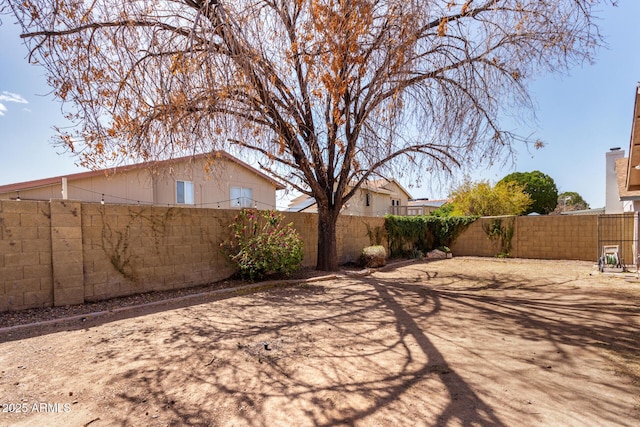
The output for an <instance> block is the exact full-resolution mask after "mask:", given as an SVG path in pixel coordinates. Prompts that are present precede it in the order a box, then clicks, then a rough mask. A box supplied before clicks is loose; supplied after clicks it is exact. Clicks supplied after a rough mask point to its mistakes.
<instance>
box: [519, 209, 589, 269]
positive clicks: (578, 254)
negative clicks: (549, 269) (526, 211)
mask: <svg viewBox="0 0 640 427" xmlns="http://www.w3.org/2000/svg"><path fill="white" fill-rule="evenodd" d="M513 241H514V242H515V244H514V251H513V256H514V257H518V258H536V259H573V260H584V261H595V260H596V259H597V251H598V249H597V247H598V217H597V215H577V216H568V215H566V216H565V215H554V216H525V217H517V218H516V229H515V235H514V238H513Z"/></svg>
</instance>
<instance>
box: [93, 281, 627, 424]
mask: <svg viewBox="0 0 640 427" xmlns="http://www.w3.org/2000/svg"><path fill="white" fill-rule="evenodd" d="M473 280H474V277H473V275H466V276H465V275H451V276H448V277H446V278H442V281H441V282H440V285H439V286H438V287H437V288H433V287H430V286H428V285H427V284H426V283H422V282H416V281H410V282H412V283H405V281H402V282H399V281H397V280H386V279H383V278H376V277H369V278H363V279H350V280H343V281H340V282H335V283H334V284H333V285H331V286H325V285H323V284H319V285H304V286H301V287H298V288H290V289H278V290H272V291H269V292H267V293H264V294H260V295H253V296H251V297H247V298H239V299H233V300H227V301H225V302H224V306H222V305H221V304H223V303H222V302H220V303H213V304H212V305H210V306H209V308H208V309H207V310H211V311H212V313H213V315H212V316H209V315H207V313H206V312H205V310H204V309H203V308H202V307H191V308H188V309H186V311H185V313H184V314H183V319H184V321H183V322H182V323H181V324H179V325H176V326H175V327H174V328H173V329H171V330H167V331H166V332H167V335H164V334H163V339H162V341H161V343H160V344H161V346H158V343H151V342H149V341H148V340H147V338H146V337H148V336H153V335H154V333H155V332H154V330H153V327H150V329H149V330H147V331H146V333H139V332H142V331H138V333H137V334H135V336H137V337H139V341H138V342H136V341H135V340H134V341H130V342H129V345H130V347H131V348H133V349H136V350H135V353H136V355H135V358H134V360H135V361H136V362H143V365H144V366H148V367H152V368H148V369H150V370H148V371H144V370H140V369H139V368H137V367H133V368H128V369H126V370H125V372H124V376H125V377H126V378H128V379H131V380H136V379H137V380H138V381H139V382H141V384H142V385H141V386H140V387H137V388H136V387H133V388H130V390H129V391H128V392H127V393H123V394H122V395H121V396H120V397H121V398H122V399H125V400H127V401H129V402H130V403H131V404H132V405H130V407H131V408H132V411H135V410H136V406H137V405H138V404H139V402H141V401H142V400H144V401H145V402H147V403H149V402H155V404H156V405H160V406H161V407H162V410H161V411H160V412H161V413H163V414H164V415H163V416H165V417H168V418H169V419H170V420H171V421H173V422H174V423H177V424H180V423H188V424H190V425H209V424H211V423H212V424H214V425H217V424H222V425H224V424H225V423H226V424H229V425H252V426H267V425H274V424H278V423H282V422H286V421H287V420H288V419H289V418H288V417H291V419H293V420H295V422H296V423H298V422H299V423H301V424H303V425H314V426H338V425H355V424H359V423H362V424H367V423H369V422H371V420H375V422H378V423H382V424H386V425H389V424H393V423H395V424H400V425H403V424H406V423H407V422H408V420H410V419H413V418H414V417H415V420H417V421H416V425H420V424H422V425H450V424H458V425H494V426H501V425H507V424H511V421H513V420H509V421H505V420H501V419H500V417H499V415H497V413H496V408H495V407H494V406H492V404H495V403H491V404H490V403H488V402H487V399H486V395H483V394H481V392H479V391H478V389H477V385H478V382H477V381H476V383H474V384H470V383H469V381H468V380H467V379H466V378H465V376H463V375H462V374H461V373H460V372H458V369H457V368H456V367H455V366H454V365H452V364H451V363H450V361H449V360H448V357H450V356H451V355H448V354H443V353H442V352H441V350H440V349H439V348H438V345H437V344H435V342H434V336H433V335H432V333H431V329H432V328H431V326H430V324H431V323H432V322H433V321H434V319H436V318H438V317H439V316H440V315H441V314H442V312H443V310H445V309H446V310H447V311H449V312H454V313H455V312H466V313H468V315H469V316H475V317H476V323H477V325H476V327H478V328H486V329H487V330H489V331H490V332H491V333H493V334H495V335H498V336H507V337H517V338H518V339H522V340H527V341H535V342H542V343H545V344H548V345H550V346H552V347H553V348H554V349H555V350H556V351H555V352H553V351H548V353H549V354H544V353H541V354H539V355H537V358H538V360H537V361H531V363H530V366H531V368H532V369H537V370H539V371H545V370H546V369H548V365H547V364H548V363H556V364H559V363H562V364H567V365H571V364H574V363H580V362H579V361H574V360H571V357H570V356H569V354H568V353H567V352H566V351H565V349H566V348H567V347H582V348H587V349H588V348H593V353H594V354H596V353H597V351H598V350H599V349H598V346H599V345H601V346H615V347H616V349H617V350H619V351H623V352H624V351H628V352H637V351H638V350H639V346H638V337H637V334H636V333H635V329H634V326H633V325H634V322H635V320H634V318H633V317H634V316H636V315H637V312H634V311H632V310H631V311H627V308H628V307H619V308H620V309H617V308H612V307H607V305H606V303H604V302H593V301H589V300H580V299H579V298H576V299H572V298H569V299H568V300H565V301H560V302H559V300H560V299H561V298H560V297H561V296H560V295H553V293H550V291H549V289H545V287H544V286H535V287H532V288H531V289H530V292H533V294H531V295H529V296H508V295H501V296H491V295H481V294H478V293H477V292H476V291H474V289H466V288H465V287H464V286H463V287H461V288H460V289H456V288H455V284H456V283H458V282H459V283H468V282H469V281H473ZM492 280H494V284H493V285H491V286H490V287H489V288H487V289H506V288H511V287H512V285H513V284H512V283H509V281H508V280H504V283H502V282H501V280H502V279H500V278H497V277H496V278H494V279H492ZM522 280H523V283H525V282H526V280H525V279H522ZM484 290H486V289H484ZM563 295H564V294H563ZM564 298H565V299H567V298H566V295H564ZM629 309H630V308H629ZM216 311H217V312H216ZM594 319H602V320H597V321H596V320H594ZM434 332H435V333H437V334H443V333H445V334H450V336H449V337H451V336H455V334H456V333H458V332H459V331H457V330H456V327H455V325H450V326H449V327H447V328H444V329H442V328H437V329H434ZM445 339H446V337H445ZM439 341H440V342H442V338H441V337H439ZM265 345H266V346H265ZM461 350H464V347H461ZM162 353H164V354H162ZM104 356H105V357H109V358H110V357H117V354H116V353H112V354H105V355H104ZM468 357H469V358H475V360H476V362H477V363H487V364H490V363H492V361H491V360H490V359H489V357H488V356H487V355H486V354H483V353H480V352H477V353H475V354H474V353H473V352H470V353H469V355H468ZM527 362H528V361H527ZM180 367H181V368H180ZM187 367H188V369H187V370H185V368H187ZM505 374H506V371H505ZM485 380H486V381H491V378H490V377H487V378H485ZM113 381H114V382H119V381H121V378H117V377H116V378H114V379H113ZM539 381H540V382H539V383H535V384H530V386H532V387H538V388H540V389H541V390H544V389H545V387H547V388H548V387H549V384H548V383H546V382H545V380H544V379H540V380H539ZM600 385H601V386H603V387H611V388H615V387H617V386H616V385H615V384H600ZM189 390H198V393H193V394H190V393H189ZM550 392H553V391H552V390H551V391H550ZM190 395H191V396H196V395H197V396H199V398H198V399H196V400H195V401H193V402H189V401H188V399H187V397H188V396H190ZM620 409H621V407H620V406H619V405H618V404H617V403H616V402H611V401H607V399H606V398H603V399H602V401H601V402H600V404H599V407H598V408H597V411H596V412H598V413H599V414H600V419H601V420H608V419H614V415H615V414H614V413H615V411H617V410H620ZM410 414H411V415H410ZM129 416H131V417H133V418H134V419H135V417H136V414H135V413H134V412H131V413H130V414H129ZM279 417H283V418H279ZM212 420H217V421H216V422H213V421H212ZM129 421H131V420H130V419H129V417H127V416H125V417H123V419H122V423H123V425H125V424H127V423H128V422H129Z"/></svg>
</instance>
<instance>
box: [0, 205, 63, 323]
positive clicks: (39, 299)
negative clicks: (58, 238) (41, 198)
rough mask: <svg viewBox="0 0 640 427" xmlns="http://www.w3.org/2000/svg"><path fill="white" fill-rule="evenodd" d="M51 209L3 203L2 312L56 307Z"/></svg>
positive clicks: (0, 245)
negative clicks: (52, 261) (54, 298)
mask: <svg viewBox="0 0 640 427" xmlns="http://www.w3.org/2000/svg"><path fill="white" fill-rule="evenodd" d="M50 216H51V212H50V206H49V203H47V202H28V201H22V202H16V201H0V311H7V310H21V309H24V308H30V307H46V306H51V305H52V304H53V276H52V264H51V222H50V219H49V218H50Z"/></svg>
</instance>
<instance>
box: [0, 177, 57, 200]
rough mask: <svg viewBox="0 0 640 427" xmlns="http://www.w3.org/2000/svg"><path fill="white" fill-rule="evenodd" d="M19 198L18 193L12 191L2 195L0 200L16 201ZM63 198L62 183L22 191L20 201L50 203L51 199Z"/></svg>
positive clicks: (0, 194)
mask: <svg viewBox="0 0 640 427" xmlns="http://www.w3.org/2000/svg"><path fill="white" fill-rule="evenodd" d="M17 196H18V192H16V191H11V192H7V193H0V200H15V199H16V197H17ZM60 198H62V181H60V182H59V183H56V184H50V185H46V186H43V187H39V188H32V189H29V190H20V199H21V200H26V201H34V200H35V201H37V200H41V201H48V200H51V199H60Z"/></svg>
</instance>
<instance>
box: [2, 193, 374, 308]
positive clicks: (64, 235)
mask: <svg viewBox="0 0 640 427" xmlns="http://www.w3.org/2000/svg"><path fill="white" fill-rule="evenodd" d="M236 214H237V211H236V210H224V209H198V208H175V207H156V206H136V205H101V204H99V203H81V202H77V201H70V200H53V201H51V202H32V201H0V311H7V310H22V309H26V308H33V307H48V306H62V305H70V304H79V303H83V302H86V301H97V300H103V299H108V298H113V297H117V296H124V295H131V294H134V293H140V292H148V291H160V290H167V289H175V288H183V287H189V286H198V285H203V284H207V283H211V282H214V281H217V280H222V279H225V278H227V277H229V276H230V275H231V274H232V273H233V269H232V267H231V265H230V264H229V263H228V261H227V259H226V258H225V256H224V255H223V254H222V253H221V251H220V243H221V242H222V241H223V240H225V239H226V238H228V236H229V224H230V223H231V222H232V221H233V218H234V217H235V215H236ZM285 221H286V222H293V225H294V227H295V228H296V229H297V230H298V232H299V234H300V236H301V237H302V240H303V241H304V261H303V264H304V265H305V266H313V265H314V263H315V260H316V255H317V242H318V239H317V216H316V215H315V214H303V213H286V214H285ZM383 225H384V219H383V218H360V217H351V216H346V217H342V218H340V220H339V222H338V237H337V244H338V257H339V260H340V262H348V261H353V260H356V259H357V257H358V255H359V254H360V251H361V250H362V248H363V247H365V246H367V245H369V244H370V240H369V237H368V234H367V230H368V229H367V227H371V228H372V229H374V228H375V227H382V226H383Z"/></svg>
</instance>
